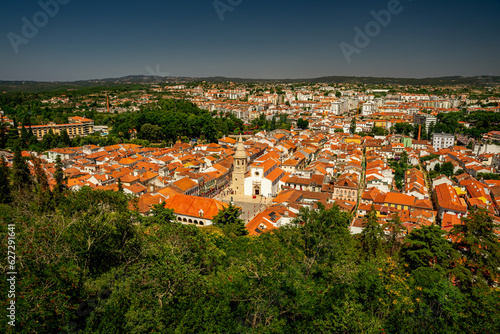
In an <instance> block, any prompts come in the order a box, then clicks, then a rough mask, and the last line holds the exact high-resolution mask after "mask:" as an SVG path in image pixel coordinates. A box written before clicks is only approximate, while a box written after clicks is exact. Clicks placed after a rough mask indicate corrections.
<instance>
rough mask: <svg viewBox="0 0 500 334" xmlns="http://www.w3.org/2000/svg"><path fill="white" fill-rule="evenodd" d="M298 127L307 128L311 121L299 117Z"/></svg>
mask: <svg viewBox="0 0 500 334" xmlns="http://www.w3.org/2000/svg"><path fill="white" fill-rule="evenodd" d="M297 127H299V128H300V129H307V128H308V127H309V121H308V120H304V119H302V118H299V119H298V120H297Z"/></svg>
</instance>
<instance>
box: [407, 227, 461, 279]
mask: <svg viewBox="0 0 500 334" xmlns="http://www.w3.org/2000/svg"><path fill="white" fill-rule="evenodd" d="M444 234H445V232H444V231H443V230H442V229H441V228H440V227H439V226H437V225H431V226H422V227H421V228H419V229H414V230H413V231H412V232H411V233H410V234H409V235H408V236H407V237H406V239H405V240H404V245H403V247H402V249H401V258H402V259H403V261H404V262H405V263H406V264H407V265H408V266H409V268H410V269H411V270H416V269H418V268H421V267H430V268H432V269H435V270H437V271H439V272H440V273H441V274H442V275H446V274H448V272H449V270H450V268H451V264H452V261H454V260H455V259H456V258H457V253H456V251H454V250H453V248H452V246H451V244H450V243H449V241H448V240H447V239H446V238H444Z"/></svg>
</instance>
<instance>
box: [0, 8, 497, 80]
mask: <svg viewBox="0 0 500 334" xmlns="http://www.w3.org/2000/svg"><path fill="white" fill-rule="evenodd" d="M55 1H56V0H41V1H36V0H0V4H1V5H2V6H1V8H2V10H1V12H0V80H39V81H72V80H83V79H100V78H110V77H120V76H125V75H130V74H156V75H170V76H196V77H203V76H216V75H220V76H227V77H246V78H311V77H319V76H328V75H355V76H395V77H417V78H421V77H432V76H446V75H463V76H473V75H490V74H491V75H500V61H499V59H500V37H499V33H500V20H499V19H498V17H499V14H500V1H499V0H478V1H459V0H455V1H448V0H442V1H430V0H401V1H400V2H399V5H397V3H398V1H397V0H391V1H378V0H371V1H368V0H366V1H365V0H364V1H337V0H330V1H328V0H325V1H319V0H309V1H293V0H288V1H273V0H266V1H264V0H219V1H213V0H177V1H170V0H163V1H157V0H144V1H137V0H135V1H130V0H121V1H112V0H109V1H108V0H104V1H103V0H101V1H97V0H58V1H59V2H60V3H64V4H59V5H58V7H59V8H58V11H57V12H56V11H55V9H54V6H53V3H54V2H55ZM59 2H57V3H59ZM40 3H47V4H49V3H52V5H51V6H49V7H48V9H47V11H49V12H50V13H49V14H51V15H48V14H45V12H44V11H43V9H42V6H41V5H40ZM214 4H218V6H219V8H220V9H219V12H218V11H217V10H216V7H215V5H214ZM224 6H226V7H225V9H226V10H224ZM388 6H390V7H391V10H392V11H393V14H390V22H388V23H387V24H386V22H387V21H389V20H388V18H387V16H385V17H382V19H384V20H386V22H383V25H385V27H384V26H382V25H381V24H379V23H377V24H373V22H372V21H374V20H375V19H374V17H373V16H372V15H371V14H370V13H371V12H372V11H375V12H379V11H381V10H387V9H388ZM221 18H222V19H223V20H221ZM367 24H368V27H369V29H371V30H369V31H368V33H369V35H371V36H372V37H370V36H368V38H369V39H370V40H369V41H367V40H366V39H365V40H363V39H362V38H361V37H358V38H357V40H355V36H356V35H357V33H356V32H355V30H354V28H355V27H358V28H359V30H360V31H361V32H362V33H363V34H366V27H367ZM37 25H38V27H37ZM30 28H35V29H37V31H36V30H33V29H30ZM341 43H344V44H341ZM340 45H343V47H344V50H350V53H351V54H350V55H349V57H346V56H345V55H344V53H345V52H347V53H349V51H345V52H343V51H342V48H341V47H340ZM353 50H354V51H353ZM16 51H17V52H16ZM347 58H350V62H348V60H347Z"/></svg>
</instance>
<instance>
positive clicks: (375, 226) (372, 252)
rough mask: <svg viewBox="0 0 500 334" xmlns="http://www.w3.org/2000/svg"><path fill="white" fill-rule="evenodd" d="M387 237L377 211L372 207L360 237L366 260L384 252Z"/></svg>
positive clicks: (365, 219)
mask: <svg viewBox="0 0 500 334" xmlns="http://www.w3.org/2000/svg"><path fill="white" fill-rule="evenodd" d="M384 241H385V235H384V229H383V227H382V225H380V224H379V222H378V219H377V211H376V210H375V207H374V206H373V205H372V208H371V210H370V212H368V214H367V215H366V217H365V218H364V221H363V231H362V232H361V233H360V235H359V242H360V244H361V251H362V253H363V256H364V257H365V258H371V257H377V256H378V255H380V254H381V253H382V252H383V251H384V246H385V243H384Z"/></svg>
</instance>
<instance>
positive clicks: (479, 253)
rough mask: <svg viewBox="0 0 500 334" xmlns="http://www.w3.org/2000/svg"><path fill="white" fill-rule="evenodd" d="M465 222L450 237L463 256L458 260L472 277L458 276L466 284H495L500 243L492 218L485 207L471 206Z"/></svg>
mask: <svg viewBox="0 0 500 334" xmlns="http://www.w3.org/2000/svg"><path fill="white" fill-rule="evenodd" d="M462 223H463V224H460V225H455V226H454V227H453V229H452V230H451V236H452V238H453V241H454V243H453V247H454V249H456V250H457V251H458V252H460V254H461V255H462V261H460V262H459V263H461V264H462V265H463V266H464V267H465V268H466V269H467V270H468V271H469V272H470V276H469V277H461V278H459V279H460V280H461V281H462V283H464V284H466V285H482V284H487V285H490V286H493V285H494V284H496V283H495V282H498V279H499V273H500V269H499V268H500V243H499V242H498V236H497V235H496V234H495V225H494V223H493V219H492V218H491V216H490V215H489V214H488V212H486V211H485V210H483V209H480V210H476V209H471V210H470V211H469V215H468V216H467V217H463V218H462Z"/></svg>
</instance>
